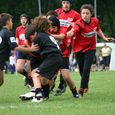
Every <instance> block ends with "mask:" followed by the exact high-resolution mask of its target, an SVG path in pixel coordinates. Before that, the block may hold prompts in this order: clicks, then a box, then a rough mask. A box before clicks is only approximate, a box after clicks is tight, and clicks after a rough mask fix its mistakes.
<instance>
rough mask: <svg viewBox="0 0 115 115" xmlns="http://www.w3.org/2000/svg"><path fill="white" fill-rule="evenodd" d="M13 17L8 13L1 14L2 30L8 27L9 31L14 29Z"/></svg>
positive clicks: (0, 24) (0, 23) (0, 25)
mask: <svg viewBox="0 0 115 115" xmlns="http://www.w3.org/2000/svg"><path fill="white" fill-rule="evenodd" d="M12 18H13V17H12V15H10V14H8V13H1V14H0V28H2V27H4V26H6V27H7V28H8V29H9V30H10V29H12V26H13V23H12Z"/></svg>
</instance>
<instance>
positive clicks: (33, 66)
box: [30, 57, 43, 70]
mask: <svg viewBox="0 0 115 115" xmlns="http://www.w3.org/2000/svg"><path fill="white" fill-rule="evenodd" d="M42 61H43V59H41V58H36V57H31V58H30V65H31V70H33V69H36V68H37V67H39V66H40V64H41V63H42Z"/></svg>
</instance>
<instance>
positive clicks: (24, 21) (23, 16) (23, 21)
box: [20, 13, 29, 26]
mask: <svg viewBox="0 0 115 115" xmlns="http://www.w3.org/2000/svg"><path fill="white" fill-rule="evenodd" d="M28 21H29V17H28V15H27V14H25V13H23V14H21V15H20V23H21V24H22V26H25V25H26V24H27V23H28Z"/></svg>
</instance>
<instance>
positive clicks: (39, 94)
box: [32, 92, 44, 103]
mask: <svg viewBox="0 0 115 115" xmlns="http://www.w3.org/2000/svg"><path fill="white" fill-rule="evenodd" d="M43 100H44V98H43V95H42V93H41V92H40V93H38V94H36V96H35V97H33V99H32V102H34V103H39V102H42V101H43Z"/></svg>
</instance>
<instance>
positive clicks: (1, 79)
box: [0, 69, 4, 86]
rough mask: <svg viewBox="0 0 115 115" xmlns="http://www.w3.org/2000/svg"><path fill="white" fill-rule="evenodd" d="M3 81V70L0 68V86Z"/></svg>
mask: <svg viewBox="0 0 115 115" xmlns="http://www.w3.org/2000/svg"><path fill="white" fill-rule="evenodd" d="M3 83H4V79H3V70H1V69H0V86H2V85H3Z"/></svg>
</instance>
